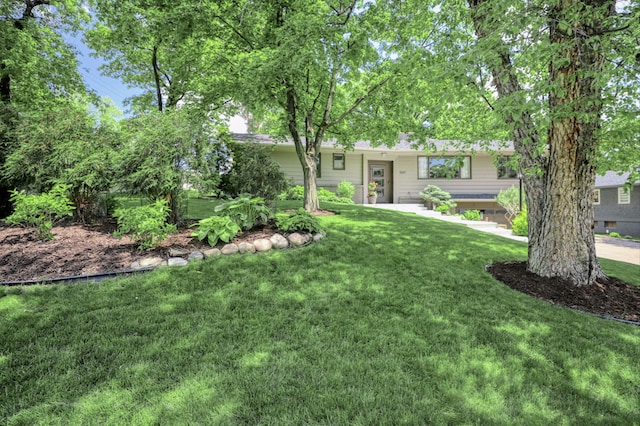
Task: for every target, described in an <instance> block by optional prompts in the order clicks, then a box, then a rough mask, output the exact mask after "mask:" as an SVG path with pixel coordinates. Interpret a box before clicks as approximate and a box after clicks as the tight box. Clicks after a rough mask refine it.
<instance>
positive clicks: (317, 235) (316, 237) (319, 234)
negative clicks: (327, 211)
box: [313, 232, 325, 241]
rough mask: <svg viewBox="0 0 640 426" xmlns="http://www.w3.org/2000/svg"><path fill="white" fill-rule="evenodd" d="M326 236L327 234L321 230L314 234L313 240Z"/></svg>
mask: <svg viewBox="0 0 640 426" xmlns="http://www.w3.org/2000/svg"><path fill="white" fill-rule="evenodd" d="M324 237H325V234H323V233H322V232H319V233H317V234H315V235H314V236H313V241H320V240H321V239H323V238H324Z"/></svg>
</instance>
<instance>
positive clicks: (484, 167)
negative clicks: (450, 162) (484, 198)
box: [394, 153, 518, 202]
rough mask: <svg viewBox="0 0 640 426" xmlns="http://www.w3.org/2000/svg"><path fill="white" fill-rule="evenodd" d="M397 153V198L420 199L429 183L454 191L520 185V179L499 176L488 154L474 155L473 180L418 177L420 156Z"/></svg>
mask: <svg viewBox="0 0 640 426" xmlns="http://www.w3.org/2000/svg"><path fill="white" fill-rule="evenodd" d="M420 155H421V154H415V153H414V154H412V155H402V156H398V157H397V159H396V160H395V164H394V174H395V175H396V176H395V189H396V190H395V198H394V201H395V202H398V200H419V199H420V191H422V190H423V189H424V187H425V186H427V185H436V186H438V187H440V188H442V189H443V190H445V191H447V192H450V193H451V194H454V195H455V194H497V193H498V192H500V190H501V189H506V188H509V187H510V186H512V185H515V186H516V187H517V186H518V179H498V171H497V169H496V167H495V166H494V165H493V159H492V158H491V157H490V156H488V155H482V154H476V156H474V157H471V179H418V158H417V157H418V156H420Z"/></svg>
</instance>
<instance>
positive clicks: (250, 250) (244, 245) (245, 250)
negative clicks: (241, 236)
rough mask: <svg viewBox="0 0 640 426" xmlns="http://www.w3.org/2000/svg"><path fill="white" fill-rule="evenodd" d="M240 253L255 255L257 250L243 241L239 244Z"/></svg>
mask: <svg viewBox="0 0 640 426" xmlns="http://www.w3.org/2000/svg"><path fill="white" fill-rule="evenodd" d="M238 251H239V252H240V253H255V252H256V248H255V246H254V245H253V244H251V243H247V242H245V241H243V242H241V243H240V244H238Z"/></svg>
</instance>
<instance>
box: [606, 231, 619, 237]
mask: <svg viewBox="0 0 640 426" xmlns="http://www.w3.org/2000/svg"><path fill="white" fill-rule="evenodd" d="M609 236H610V237H614V238H620V233H618V232H615V231H613V232H609Z"/></svg>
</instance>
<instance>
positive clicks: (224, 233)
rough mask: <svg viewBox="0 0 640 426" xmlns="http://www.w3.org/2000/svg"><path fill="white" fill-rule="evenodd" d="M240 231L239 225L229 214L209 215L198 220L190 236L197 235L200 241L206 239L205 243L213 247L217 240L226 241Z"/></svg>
mask: <svg viewBox="0 0 640 426" xmlns="http://www.w3.org/2000/svg"><path fill="white" fill-rule="evenodd" d="M238 232H240V226H238V224H237V223H235V222H234V221H233V219H231V218H230V217H229V216H211V217H208V218H206V219H202V220H201V221H199V222H198V228H196V230H195V231H193V232H192V233H191V236H192V237H198V239H199V240H200V241H202V240H204V239H205V238H206V239H207V243H208V244H209V245H210V246H211V247H213V246H215V245H216V244H218V241H224V242H225V243H228V242H229V241H231V239H232V238H233V237H235V235H236V234H237V233H238Z"/></svg>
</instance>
